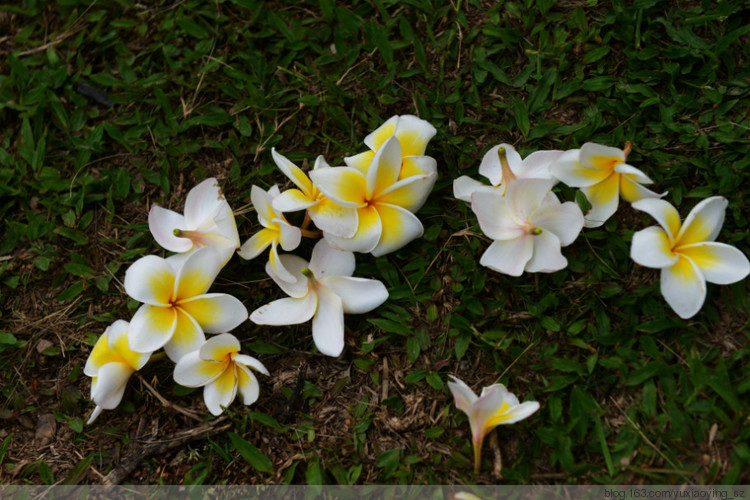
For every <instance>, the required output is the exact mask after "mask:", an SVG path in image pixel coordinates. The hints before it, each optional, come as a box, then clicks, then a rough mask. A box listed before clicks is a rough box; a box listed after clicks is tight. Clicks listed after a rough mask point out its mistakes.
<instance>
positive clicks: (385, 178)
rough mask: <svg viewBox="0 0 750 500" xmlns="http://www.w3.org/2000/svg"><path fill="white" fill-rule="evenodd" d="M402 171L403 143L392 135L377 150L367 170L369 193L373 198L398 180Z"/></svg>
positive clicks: (367, 195)
mask: <svg viewBox="0 0 750 500" xmlns="http://www.w3.org/2000/svg"><path fill="white" fill-rule="evenodd" d="M400 172H401V144H400V143H399V142H398V139H397V138H396V137H390V138H389V139H388V140H386V141H385V143H383V145H382V146H381V147H380V149H378V150H377V152H376V153H375V156H374V157H373V159H372V163H371V164H370V168H369V169H368V170H367V194H366V198H367V199H368V200H371V199H373V198H377V197H378V195H379V194H380V193H382V192H383V191H385V190H386V189H387V188H389V187H390V186H391V185H392V184H394V183H395V182H396V181H397V180H398V174H399V173H400Z"/></svg>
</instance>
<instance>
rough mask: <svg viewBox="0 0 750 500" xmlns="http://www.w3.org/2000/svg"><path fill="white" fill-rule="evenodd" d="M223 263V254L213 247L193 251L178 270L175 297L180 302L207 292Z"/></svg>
mask: <svg viewBox="0 0 750 500" xmlns="http://www.w3.org/2000/svg"><path fill="white" fill-rule="evenodd" d="M223 265H224V263H223V257H222V255H221V254H220V253H219V252H217V251H216V250H215V249H214V248H212V247H203V248H199V249H197V250H196V251H194V252H192V253H191V254H190V255H189V256H188V258H187V259H185V261H184V262H183V264H182V266H181V267H180V269H179V271H178V272H177V277H176V279H175V284H174V295H173V297H174V299H175V300H176V301H178V302H179V301H181V300H184V299H188V298H190V297H195V296H196V295H201V294H204V293H206V291H207V290H208V289H209V288H210V287H211V285H212V284H213V282H214V280H215V279H216V277H217V276H218V275H219V272H220V271H221V268H222V266H223Z"/></svg>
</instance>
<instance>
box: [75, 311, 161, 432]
mask: <svg viewBox="0 0 750 500" xmlns="http://www.w3.org/2000/svg"><path fill="white" fill-rule="evenodd" d="M128 326H129V325H128V322H127V321H123V320H121V319H118V320H117V321H115V322H114V323H112V324H111V325H110V326H109V327H107V329H106V330H105V331H104V333H103V334H102V336H101V337H99V340H97V341H96V344H95V345H94V348H93V349H92V350H91V354H89V358H88V359H87V360H86V366H85V367H84V368H83V373H85V374H86V375H88V376H89V377H92V379H91V399H92V400H93V401H94V403H96V408H94V411H93V413H91V417H90V418H89V420H88V422H86V424H87V425H88V424H90V423H92V422H93V421H94V420H96V418H97V417H98V416H99V415H100V414H101V412H102V410H113V409H115V408H117V405H119V404H120V401H122V395H123V394H124V393H125V387H126V386H127V384H128V379H130V376H131V375H132V374H133V373H134V372H136V371H137V370H140V369H141V368H143V367H144V366H145V365H146V363H147V362H148V360H149V358H150V357H151V353H150V352H145V353H139V352H135V351H133V350H131V349H130V347H129V346H128Z"/></svg>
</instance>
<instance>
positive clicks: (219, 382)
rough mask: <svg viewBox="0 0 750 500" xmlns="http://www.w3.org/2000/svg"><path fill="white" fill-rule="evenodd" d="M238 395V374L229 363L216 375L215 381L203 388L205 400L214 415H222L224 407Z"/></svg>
mask: <svg viewBox="0 0 750 500" xmlns="http://www.w3.org/2000/svg"><path fill="white" fill-rule="evenodd" d="M236 396H237V376H236V375H235V367H234V365H233V364H231V363H230V364H229V366H228V367H227V369H226V370H224V372H223V373H221V374H220V375H219V376H218V377H216V378H215V379H214V380H213V382H211V383H209V384H207V385H206V386H205V387H204V388H203V402H205V403H206V408H208V411H210V412H211V414H212V415H214V416H219V415H221V412H222V411H224V410H222V406H223V407H225V408H226V407H228V406H229V405H230V404H232V401H234V398H235V397H236Z"/></svg>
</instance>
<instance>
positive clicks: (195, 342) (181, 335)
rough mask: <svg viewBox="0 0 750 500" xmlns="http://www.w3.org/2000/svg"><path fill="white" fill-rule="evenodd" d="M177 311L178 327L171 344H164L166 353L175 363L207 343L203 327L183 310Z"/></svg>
mask: <svg viewBox="0 0 750 500" xmlns="http://www.w3.org/2000/svg"><path fill="white" fill-rule="evenodd" d="M176 310H177V326H176V327H175V330H174V334H173V335H172V337H170V339H169V342H167V343H166V344H164V352H165V353H166V354H167V357H169V359H171V360H172V361H174V362H175V363H176V362H177V361H179V360H180V359H181V358H182V357H183V356H184V355H186V354H187V353H189V352H192V351H194V350H196V349H199V348H200V346H201V345H203V343H204V342H205V341H206V335H205V334H204V333H203V329H202V328H201V326H200V325H199V324H198V323H197V322H196V321H195V319H193V318H192V317H191V316H190V315H189V314H187V313H185V311H183V310H182V309H179V308H176Z"/></svg>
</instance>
